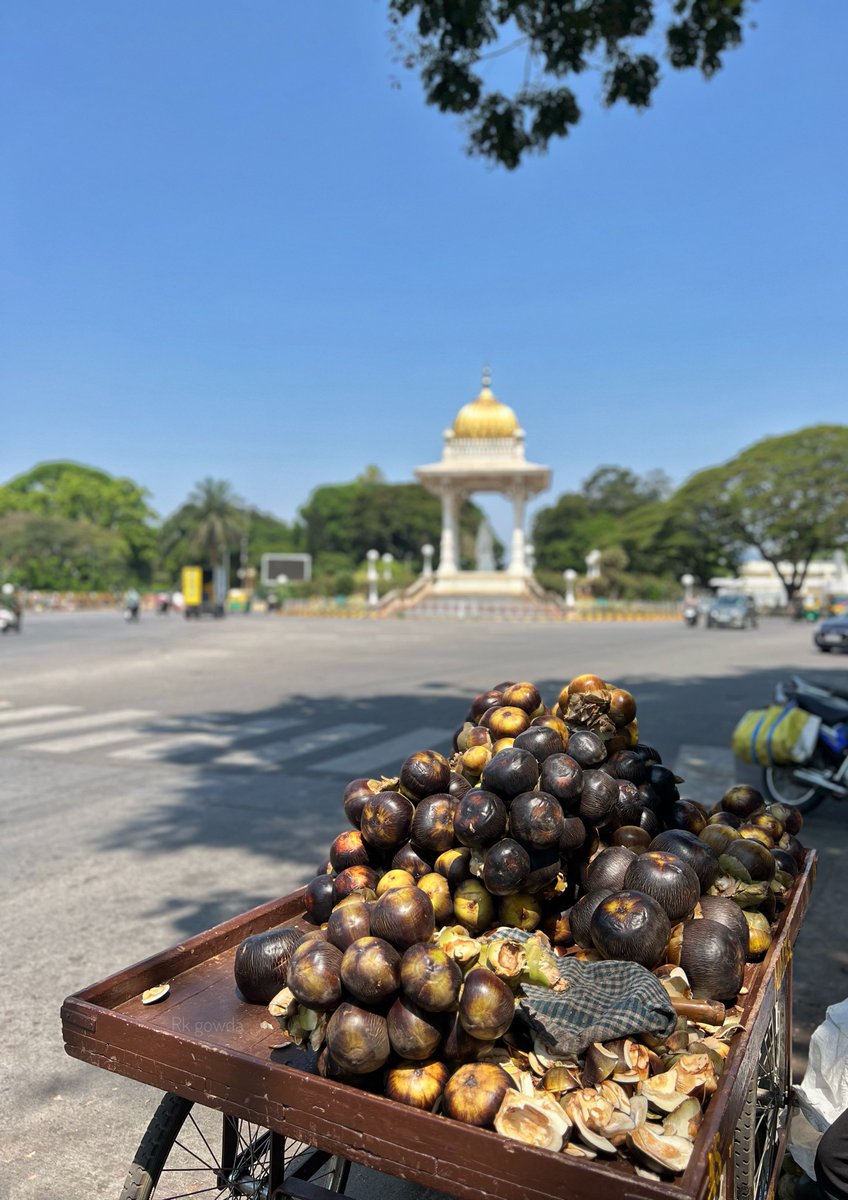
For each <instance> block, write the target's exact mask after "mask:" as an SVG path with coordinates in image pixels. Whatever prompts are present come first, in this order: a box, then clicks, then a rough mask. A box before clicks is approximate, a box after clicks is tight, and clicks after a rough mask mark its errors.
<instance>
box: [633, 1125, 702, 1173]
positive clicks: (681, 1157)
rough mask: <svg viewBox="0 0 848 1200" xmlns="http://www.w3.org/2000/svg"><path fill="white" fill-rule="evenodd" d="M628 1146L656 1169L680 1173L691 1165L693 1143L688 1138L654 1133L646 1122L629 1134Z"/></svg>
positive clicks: (641, 1159) (634, 1153)
mask: <svg viewBox="0 0 848 1200" xmlns="http://www.w3.org/2000/svg"><path fill="white" fill-rule="evenodd" d="M627 1148H628V1149H629V1150H630V1152H631V1153H632V1154H633V1155H634V1156H635V1157H636V1158H637V1159H639V1160H640V1161H642V1162H645V1163H647V1164H648V1166H649V1167H652V1168H653V1169H654V1170H656V1171H660V1172H662V1173H664V1174H674V1175H679V1174H680V1173H681V1172H683V1171H685V1170H686V1168H687V1166H688V1165H689V1159H690V1158H691V1157H692V1148H693V1144H692V1142H691V1141H689V1139H688V1138H681V1137H674V1136H673V1135H670V1134H659V1133H654V1131H653V1130H652V1129H649V1128H648V1124H647V1123H645V1124H642V1125H639V1126H637V1128H636V1129H634V1130H633V1132H632V1133H628V1134H627Z"/></svg>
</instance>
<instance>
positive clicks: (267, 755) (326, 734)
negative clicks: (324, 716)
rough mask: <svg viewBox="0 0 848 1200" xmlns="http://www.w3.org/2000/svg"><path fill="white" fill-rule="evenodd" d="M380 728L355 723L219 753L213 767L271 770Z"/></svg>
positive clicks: (375, 731)
mask: <svg viewBox="0 0 848 1200" xmlns="http://www.w3.org/2000/svg"><path fill="white" fill-rule="evenodd" d="M381 728H382V726H381V725H367V724H355V723H353V722H351V723H350V724H348V725H335V726H333V728H332V729H324V730H321V731H320V732H319V733H313V734H306V736H305V737H297V738H289V739H288V740H287V741H285V742H271V743H270V744H269V745H267V746H257V747H256V749H254V750H235V751H233V752H232V753H231V754H222V755H221V756H220V757H219V758H216V759H215V765H216V766H225V767H250V768H252V769H254V770H256V769H259V770H262V769H263V768H264V769H266V770H273V768H274V767H277V766H279V765H280V764H281V763H284V762H287V761H288V759H290V758H300V757H301V755H304V754H311V753H312V752H313V751H315V750H321V749H323V748H324V747H325V746H335V745H337V743H339V742H345V741H348V740H350V739H353V738H355V737H367V736H368V735H369V734H371V733H377V732H378V730H380V729H381Z"/></svg>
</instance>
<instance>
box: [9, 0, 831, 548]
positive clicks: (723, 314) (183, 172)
mask: <svg viewBox="0 0 848 1200" xmlns="http://www.w3.org/2000/svg"><path fill="white" fill-rule="evenodd" d="M799 12H803V19H801V18H799ZM755 15H756V20H757V28H756V29H753V30H752V31H751V32H750V33H749V35H748V37H747V41H746V44H745V45H744V46H743V47H742V48H741V49H739V50H738V51H735V52H732V53H731V54H730V55H729V56H728V58H727V65H726V68H725V70H724V71H723V72H721V73H720V74H719V75H718V76H717V77H716V78H715V79H714V80H712V81H711V82H710V83H705V82H703V81H702V80H701V78H700V77H699V76H697V75H694V74H684V75H674V76H672V75H671V73H670V71H669V72H667V73H666V79H665V82H664V83H663V85H662V86H661V88H660V90H659V92H658V93H657V96H656V99H655V102H654V106H653V108H652V109H651V110H649V111H648V112H647V113H645V114H642V115H639V114H635V113H633V112H630V111H624V110H622V111H612V112H609V111H605V110H603V109H601V107H600V105H599V103H598V99H597V94H598V90H599V89H598V83H597V80H596V79H595V78H592V79H586V80H585V81H584V84H583V85H582V96H583V102H584V110H585V116H584V119H583V122H582V123H581V125H580V126H579V127H578V129H577V130H576V131H575V133H574V134H573V135H572V136H571V137H570V138H569V139H568V140H567V141H566V142H564V143H559V144H556V145H555V146H554V148H553V149H552V150H551V152H550V153H549V154H548V155H547V156H543V157H537V158H534V159H531V160H528V162H527V163H526V165H524V166H523V167H521V168H519V170H518V171H517V172H515V173H511V174H510V173H508V172H506V171H504V170H502V169H493V168H491V167H489V166H487V165H486V164H485V163H483V162H482V161H480V160H476V159H470V158H468V157H467V156H466V155H465V153H464V149H463V145H464V141H463V131H462V129H461V127H460V125H459V123H458V122H457V121H456V120H454V119H453V118H449V117H445V116H442V115H440V114H438V113H436V112H434V111H432V110H430V109H428V108H426V106H425V105H424V102H423V99H422V96H421V91H420V87H419V84H418V81H417V78H416V77H415V76H414V75H412V74H409V73H406V72H402V71H400V69H399V68H398V67H396V66H395V64H394V63H393V61H392V57H391V49H390V46H389V42H388V39H387V34H386V28H387V23H386V14H385V7H384V5H383V4H381V3H379V0H313V2H312V3H309V4H304V3H301V4H295V3H292V2H290V0H289V2H281V0H247V2H245V3H235V0H230V2H227V3H224V2H223V0H180V3H179V4H173V3H172V2H170V0H168V2H166V0H147V2H146V3H145V4H143V5H140V4H131V3H129V2H127V0H87V2H86V3H85V4H84V5H69V4H67V3H66V2H65V0H62V2H61V3H60V2H59V0H26V3H23V2H18V3H13V4H11V5H6V6H5V8H4V11H3V14H2V18H0V19H1V20H2V25H0V155H2V161H3V163H4V168H3V171H2V179H0V239H2V240H0V271H2V274H1V275H0V280H2V291H1V292H0V395H2V408H3V411H4V414H5V415H4V417H3V424H2V430H0V480H6V479H8V478H9V477H11V476H12V475H14V474H17V473H18V472H20V471H23V470H26V469H27V468H29V467H30V466H32V465H34V463H36V462H38V461H41V460H44V459H54V458H73V459H77V460H80V461H83V462H86V463H90V464H93V465H97V466H100V467H103V468H105V469H106V470H109V471H111V472H113V473H115V474H125V475H129V476H132V477H133V478H135V479H137V480H139V481H140V482H142V483H144V484H145V485H146V486H147V487H148V488H149V489H150V490H151V492H152V496H153V502H154V505H155V507H156V508H157V509H158V510H159V511H160V512H162V513H163V514H164V513H167V512H169V511H171V510H172V509H173V508H175V507H176V506H177V505H178V504H179V503H180V502H181V501H182V500H183V499H184V497H185V495H186V494H187V492H188V491H189V490H190V488H191V486H192V485H193V484H194V483H195V482H196V481H197V480H198V479H199V478H201V477H202V476H204V475H207V474H211V475H214V476H217V477H223V478H226V479H229V480H230V481H231V482H232V484H233V485H234V487H235V488H236V490H237V491H238V492H240V493H241V494H242V495H243V496H244V497H245V498H247V499H248V500H249V501H251V502H252V503H255V504H257V505H258V506H259V507H262V508H265V509H268V510H270V511H272V512H275V513H277V514H278V515H279V516H281V517H283V518H285V519H291V518H292V517H293V516H294V515H295V513H296V510H297V507H298V505H299V504H300V503H302V502H303V501H304V500H305V499H306V497H307V496H308V494H309V492H310V490H311V489H312V488H313V487H315V486H316V485H318V484H320V483H325V482H336V481H342V480H347V479H351V478H353V477H354V476H355V475H356V474H358V473H359V472H360V471H361V470H362V468H363V467H364V466H365V465H366V464H368V463H376V464H377V465H379V466H380V467H381V468H382V469H383V471H384V473H385V474H386V476H387V477H388V478H390V479H393V480H404V479H409V478H411V476H412V471H413V468H414V467H415V466H416V465H418V464H420V463H425V462H431V461H434V460H435V459H437V458H438V457H439V454H440V451H441V431H442V430H443V428H444V427H445V426H446V425H448V424H449V423H450V422H451V420H452V419H453V417H454V415H455V413H456V411H457V410H458V408H459V407H460V405H462V404H463V403H465V402H466V401H467V400H468V399H470V398H471V397H472V396H473V395H474V394H475V393H476V391H477V389H478V387H479V378H480V369H481V366H482V364H483V363H484V362H485V361H488V362H490V363H491V365H492V371H493V387H494V391H495V392H496V394H497V395H498V396H499V398H500V399H502V400H504V401H505V402H506V403H508V404H511V405H512V406H513V407H514V408H515V409H516V411H517V413H518V415H519V417H520V419H521V421H522V424H523V425H524V426H525V428H526V430H527V450H528V456H529V457H530V458H531V459H533V460H535V461H537V462H543V463H546V464H548V465H549V466H551V467H552V468H553V472H554V476H553V488H552V491H551V492H550V493H549V494H548V497H547V499H548V500H552V499H553V497H554V496H556V495H557V494H559V493H560V492H562V491H564V490H567V489H571V488H574V487H576V486H577V485H578V484H579V482H580V480H581V479H583V478H585V476H586V475H588V474H589V473H590V472H591V471H592V470H593V469H594V468H595V467H596V466H597V465H599V464H601V463H617V464H620V465H623V466H629V467H631V468H633V469H634V470H636V471H640V472H641V471H647V470H649V469H652V468H656V467H660V468H663V469H664V470H666V471H667V472H668V473H669V474H670V475H671V476H672V478H673V479H674V480H675V481H680V480H682V479H683V478H685V477H686V476H687V475H688V474H690V473H691V472H692V471H694V470H697V469H699V468H700V467H704V466H709V465H712V464H714V463H716V462H720V461H723V460H724V459H727V458H729V457H731V456H732V455H733V454H734V453H736V451H737V450H739V449H740V448H741V447H742V446H744V445H747V444H749V443H751V442H752V441H756V440H757V439H758V438H760V437H762V436H765V435H766V434H772V433H780V432H786V431H789V430H792V429H796V428H799V427H801V426H803V425H809V424H813V423H818V422H825V421H830V422H834V421H840V422H844V421H845V420H846V419H847V418H848V399H846V382H845V381H846V374H847V373H848V372H846V368H848V349H847V348H846V315H848V313H846V309H848V303H846V302H847V301H848V283H846V281H847V280H848V234H847V233H846V228H848V222H846V208H847V207H848V206H847V205H846V193H848V186H846V185H848V169H846V166H847V164H846V137H845V131H846V127H848V122H847V121H846V116H848V93H846V90H845V87H844V46H845V44H846V40H848V5H845V4H844V3H843V0H818V2H815V3H811V4H805V5H803V6H799V5H798V4H797V3H791V2H790V0H761V3H760V4H759V5H757V6H756V13H755ZM398 77H399V78H400V85H401V86H400V87H399V88H398V87H396V86H394V83H393V81H394V80H396V79H397V78H398ZM543 502H544V500H543ZM489 507H490V511H491V512H492V513H493V516H494V520H495V524H496V527H497V528H498V529H499V531H500V530H502V529H503V528H504V519H505V515H506V514H505V509H504V508H503V507H502V506H500V505H498V504H497V503H491V504H490V505H489Z"/></svg>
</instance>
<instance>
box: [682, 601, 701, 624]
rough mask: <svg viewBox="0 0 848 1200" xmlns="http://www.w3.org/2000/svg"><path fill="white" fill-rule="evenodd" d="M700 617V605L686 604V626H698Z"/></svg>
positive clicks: (684, 613)
mask: <svg viewBox="0 0 848 1200" xmlns="http://www.w3.org/2000/svg"><path fill="white" fill-rule="evenodd" d="M698 616H699V613H698V605H697V604H684V606H683V620H684V623H685V624H686V625H689V626H690V627H691V626H693V625H697V624H698Z"/></svg>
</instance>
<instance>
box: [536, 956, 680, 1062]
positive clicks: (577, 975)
mask: <svg viewBox="0 0 848 1200" xmlns="http://www.w3.org/2000/svg"><path fill="white" fill-rule="evenodd" d="M557 965H558V967H559V973H560V977H561V979H562V980H563V984H564V986H563V987H562V990H559V988H558V989H557V990H556V991H552V990H551V989H550V988H545V987H534V986H532V985H530V984H525V985H524V986H523V987H522V989H521V991H522V993H523V996H522V997H520V998H519V1008H520V1009H521V1011H522V1012H523V1013H524V1014H525V1016H526V1017H527V1019H528V1020H529V1022H530V1024H531V1026H533V1028H534V1029H535V1030H536V1031H537V1032H539V1033H540V1034H541V1035H542V1037H543V1039H544V1040H545V1041H546V1042H547V1043H549V1044H550V1045H551V1046H552V1047H553V1048H554V1049H555V1050H556V1051H558V1052H559V1053H560V1054H562V1055H563V1056H571V1055H576V1054H580V1053H582V1051H584V1050H587V1049H588V1048H589V1046H591V1045H592V1042H608V1041H610V1040H611V1039H613V1038H622V1037H632V1036H633V1035H635V1034H640V1033H654V1034H658V1035H659V1036H660V1037H667V1036H668V1034H670V1033H671V1032H672V1031H673V1029H674V1026H675V1023H676V1020H677V1018H676V1015H675V1012H674V1008H673V1007H672V1004H671V1000H670V999H669V996H668V993H667V992H666V990H665V988H664V987H663V986H662V984H661V983H660V981H659V980H658V979H657V978H656V977H655V976H654V975H652V974H651V972H650V971H648V970H646V969H645V967H642V966H640V965H639V964H638V963H632V962H619V961H618V960H613V959H609V960H605V961H603V962H596V963H583V962H580V961H579V960H578V959H576V958H569V957H566V958H561V959H559V962H558V964H557Z"/></svg>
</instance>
